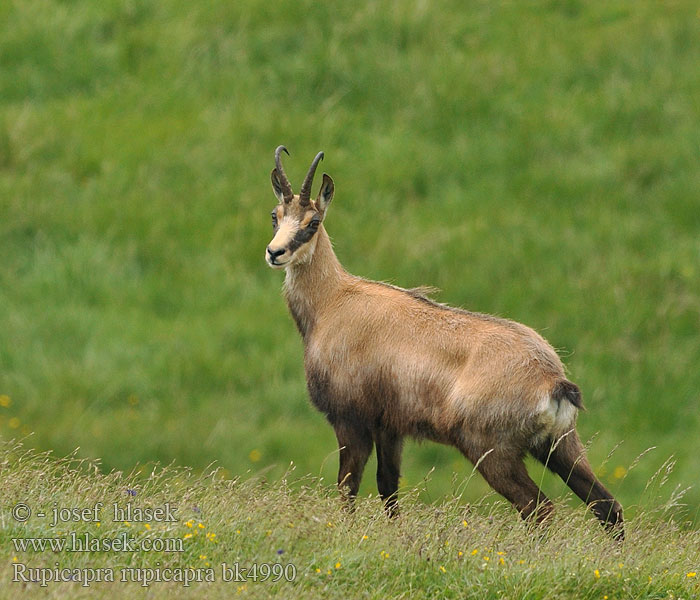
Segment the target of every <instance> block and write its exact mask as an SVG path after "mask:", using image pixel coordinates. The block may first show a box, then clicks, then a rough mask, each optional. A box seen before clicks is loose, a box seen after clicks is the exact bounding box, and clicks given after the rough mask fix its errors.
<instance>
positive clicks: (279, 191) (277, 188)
mask: <svg viewBox="0 0 700 600" xmlns="http://www.w3.org/2000/svg"><path fill="white" fill-rule="evenodd" d="M270 180H271V181H272V190H273V191H274V192H275V196H277V200H278V202H279V203H280V204H282V202H284V188H283V186H282V179H281V178H280V174H279V171H278V170H277V169H276V168H275V169H272V173H270Z"/></svg>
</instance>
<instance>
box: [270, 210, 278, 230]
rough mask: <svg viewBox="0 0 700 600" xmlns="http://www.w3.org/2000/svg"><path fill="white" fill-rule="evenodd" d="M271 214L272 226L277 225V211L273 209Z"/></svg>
mask: <svg viewBox="0 0 700 600" xmlns="http://www.w3.org/2000/svg"><path fill="white" fill-rule="evenodd" d="M271 216H272V226H273V227H275V228H276V227H277V211H275V210H273V211H272V213H271Z"/></svg>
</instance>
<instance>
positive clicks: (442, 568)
mask: <svg viewBox="0 0 700 600" xmlns="http://www.w3.org/2000/svg"><path fill="white" fill-rule="evenodd" d="M440 570H441V571H442V572H443V573H447V571H446V570H445V567H443V566H442V565H440Z"/></svg>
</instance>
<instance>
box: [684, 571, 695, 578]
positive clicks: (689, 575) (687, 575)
mask: <svg viewBox="0 0 700 600" xmlns="http://www.w3.org/2000/svg"><path fill="white" fill-rule="evenodd" d="M697 575H698V574H697V573H696V572H695V571H691V572H690V573H686V574H685V576H686V577H697Z"/></svg>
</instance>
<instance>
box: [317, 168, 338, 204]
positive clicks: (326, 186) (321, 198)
mask: <svg viewBox="0 0 700 600" xmlns="http://www.w3.org/2000/svg"><path fill="white" fill-rule="evenodd" d="M334 192H335V185H334V184H333V180H332V179H331V178H330V176H329V175H327V174H326V173H324V174H323V182H322V183H321V189H320V190H319V191H318V196H317V197H316V208H317V209H318V210H319V212H321V213H325V212H326V208H328V205H329V204H330V203H331V200H333V193H334Z"/></svg>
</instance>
